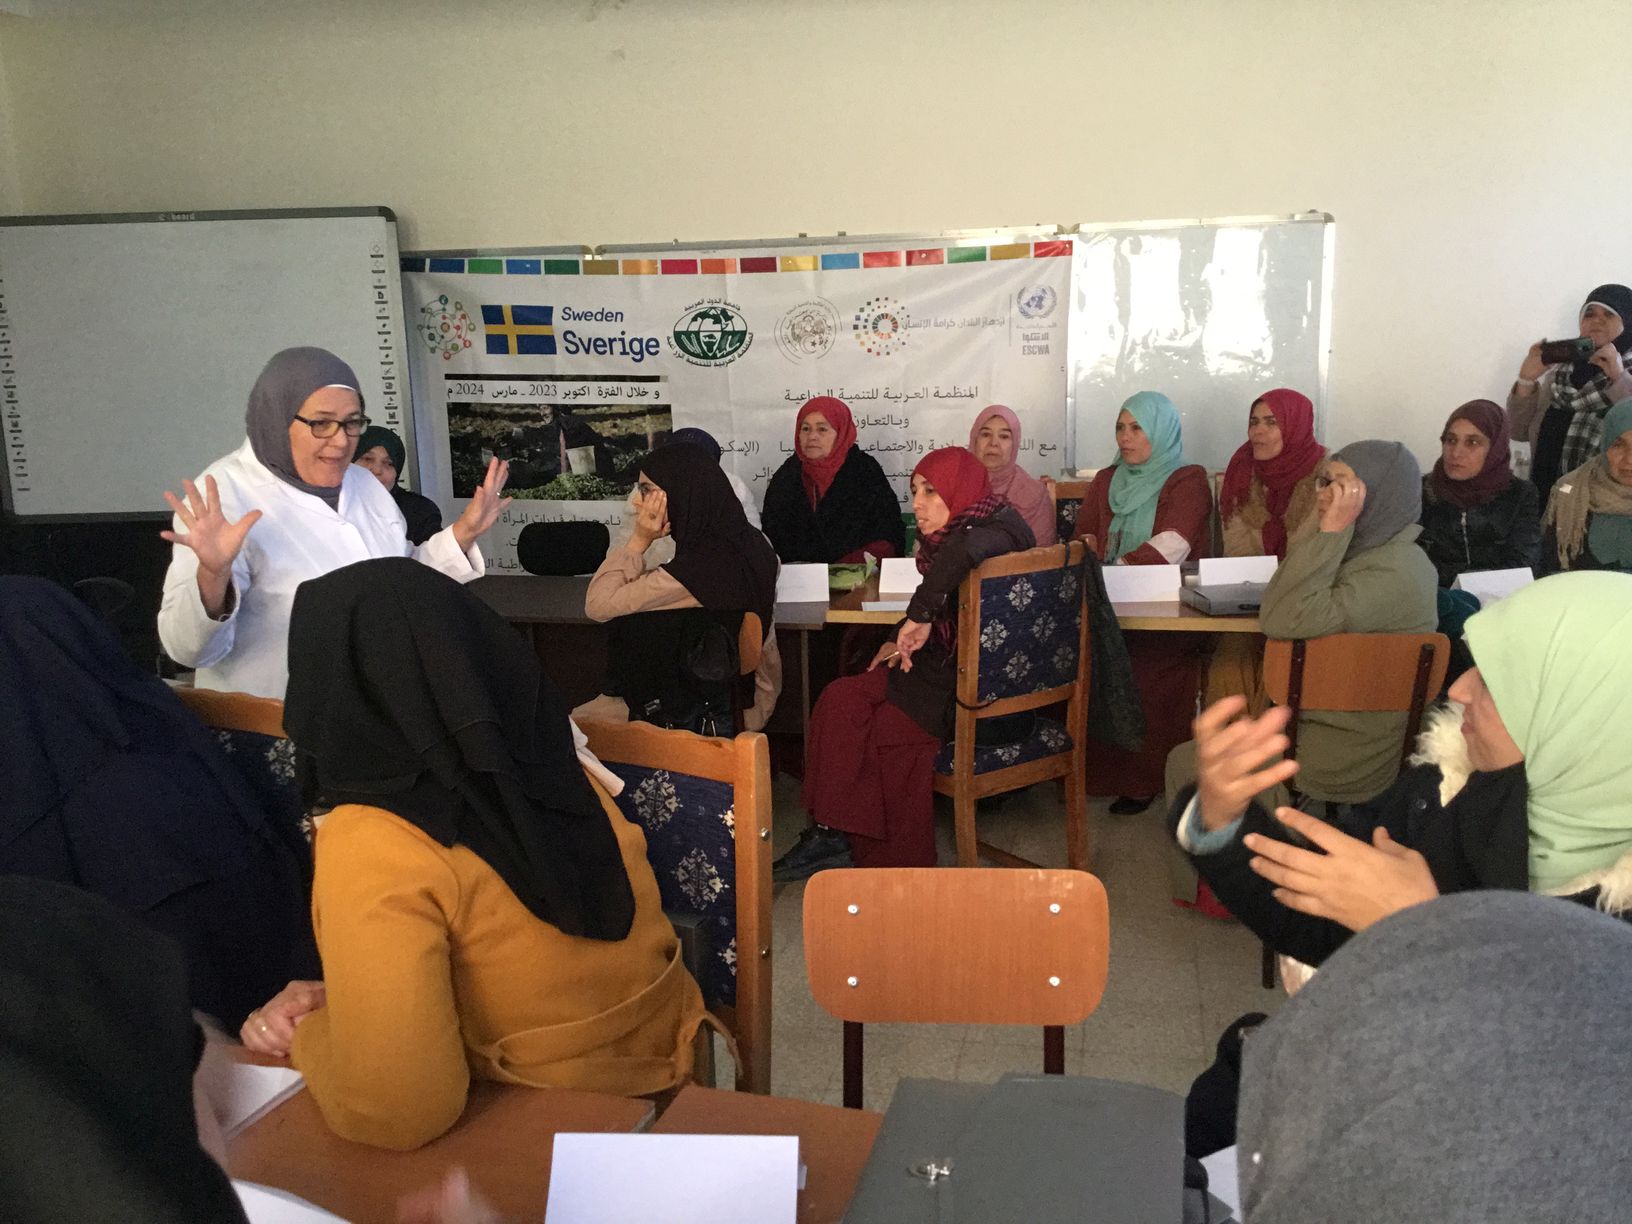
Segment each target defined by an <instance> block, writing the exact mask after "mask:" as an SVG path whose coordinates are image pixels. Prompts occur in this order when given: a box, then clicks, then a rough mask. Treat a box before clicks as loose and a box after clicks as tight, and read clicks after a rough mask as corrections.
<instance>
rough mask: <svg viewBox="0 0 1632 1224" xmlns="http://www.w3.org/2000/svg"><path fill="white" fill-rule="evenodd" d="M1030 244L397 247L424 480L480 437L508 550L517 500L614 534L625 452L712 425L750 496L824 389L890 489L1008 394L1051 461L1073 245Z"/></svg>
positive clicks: (1026, 448)
mask: <svg viewBox="0 0 1632 1224" xmlns="http://www.w3.org/2000/svg"><path fill="white" fill-rule="evenodd" d="M1037 246H1038V248H1039V250H1034V249H1033V247H1032V245H1031V244H1019V245H1017V246H1010V247H1007V248H1003V250H1005V251H1006V252H1009V253H1011V254H1009V256H1008V257H996V256H994V257H992V258H990V259H987V258H985V256H986V254H987V251H986V250H985V249H984V248H977V250H978V253H979V255H980V256H981V258H980V259H978V260H976V259H974V258H972V257H971V256H972V254H973V252H971V251H970V250H969V249H968V248H961V249H959V250H958V253H957V257H956V258H955V259H948V258H947V256H948V255H949V254H951V251H950V250H949V249H944V248H943V249H936V250H927V249H926V250H913V251H911V252H908V251H906V250H903V251H900V252H894V253H884V257H877V256H878V253H872V254H870V255H869V257H868V261H867V263H866V264H865V265H864V264H863V260H862V258H861V256H860V255H858V254H856V253H854V252H851V253H849V254H848V255H843V254H841V256H839V257H838V258H836V259H835V258H832V257H829V258H828V259H827V260H825V261H824V260H823V257H822V256H821V255H820V254H811V253H810V252H808V251H801V252H799V253H798V254H797V255H789V256H785V257H779V256H761V257H758V258H755V259H749V258H747V257H743V258H741V259H737V258H729V259H727V258H700V259H691V260H673V259H664V260H661V261H659V260H655V259H654V260H622V261H611V260H604V261H588V262H586V263H584V264H583V265H582V267H583V268H584V269H585V270H586V271H587V270H589V269H591V267H592V265H593V266H594V267H595V270H597V271H606V270H607V269H608V268H609V267H610V268H611V269H616V271H615V272H614V273H613V274H606V275H592V274H579V275H568V274H561V273H559V272H558V273H557V274H546V273H541V272H525V271H518V272H514V273H512V272H510V271H508V269H509V268H510V267H511V266H512V265H519V266H523V267H528V268H537V267H538V266H539V262H538V261H521V260H516V261H505V264H504V266H505V267H506V269H507V271H506V272H504V273H501V274H493V273H491V272H487V271H485V270H484V271H482V272H478V273H472V272H470V271H469V270H468V269H465V268H464V261H462V260H440V259H439V260H436V261H434V263H435V265H436V266H437V267H438V268H439V269H440V270H438V271H429V270H424V271H420V270H415V267H414V260H413V259H412V257H410V258H409V259H407V260H405V264H407V265H408V270H407V271H405V272H404V275H403V284H404V291H405V292H406V294H407V295H408V297H407V301H408V306H409V310H410V312H411V313H412V312H418V319H417V324H418V328H417V330H418V332H419V335H420V342H419V343H418V344H416V345H415V346H414V349H413V358H412V361H413V364H412V370H413V374H414V380H413V386H414V396H415V407H416V413H417V415H418V419H419V420H420V422H421V424H422V426H423V428H424V433H423V434H422V450H421V456H422V458H423V459H425V460H427V466H428V467H429V468H430V470H431V471H432V473H433V474H434V478H433V480H432V481H430V482H428V483H429V484H430V485H432V486H433V487H434V489H435V492H433V493H432V496H433V497H437V498H438V499H439V500H443V501H444V503H445V504H444V509H445V510H446V511H447V512H449V513H454V512H456V511H457V509H458V507H459V505H460V504H461V500H462V499H463V498H464V497H466V496H468V494H469V492H470V490H471V488H472V487H473V486H474V484H475V482H476V481H477V479H479V474H480V473H481V472H482V471H483V470H484V469H485V464H486V461H487V459H488V458H489V457H490V456H498V457H500V458H503V459H506V460H508V461H509V462H510V464H511V471H510V492H511V493H512V495H513V496H514V497H515V498H516V501H515V502H514V503H513V504H512V507H511V518H512V520H513V521H511V522H508V523H506V522H502V521H501V523H500V524H499V525H498V526H496V527H495V528H494V530H493V531H492V532H491V533H489V537H488V538H486V539H484V540H483V542H482V546H483V552H484V554H485V555H486V556H487V557H488V559H489V565H490V566H493V567H494V568H495V569H496V570H498V571H506V570H509V569H511V568H513V564H514V553H515V550H514V537H515V535H517V534H519V530H520V525H522V521H521V520H522V519H523V516H525V521H539V517H540V516H547V517H548V518H556V517H574V518H593V519H596V520H598V521H602V522H606V523H608V525H609V527H612V528H613V534H614V541H615V542H616V540H617V539H618V538H619V528H621V527H622V523H623V521H624V520H625V519H626V518H627V517H628V510H627V505H628V497H629V494H630V491H631V489H632V487H633V486H634V484H635V482H636V479H637V477H638V475H639V472H640V462H641V460H642V459H643V458H644V456H645V455H646V454H648V453H649V452H650V451H651V450H652V449H653V448H655V447H657V446H661V445H662V444H663V443H664V442H665V441H666V440H667V439H668V437H669V435H670V434H671V433H672V432H673V431H674V430H676V429H680V428H686V427H690V428H699V429H702V430H704V431H706V432H707V433H708V434H709V435H711V436H712V437H713V438H714V439H715V441H716V442H717V443H718V444H719V446H720V450H721V463H722V465H723V466H724V467H726V468H727V470H729V471H731V472H733V473H734V474H735V475H736V476H737V477H738V478H739V479H740V480H742V481H743V482H744V483H745V484H746V485H747V487H748V489H749V490H750V492H751V494H752V496H753V497H754V498H755V500H756V501H760V500H762V499H763V495H764V491H765V486H766V485H767V484H768V483H769V481H770V479H771V477H772V475H773V474H774V473H775V472H776V471H777V469H778V468H779V467H781V466H782V465H783V464H784V463H797V459H795V458H794V436H795V420H796V417H797V414H798V410H799V407H800V406H801V405H802V404H803V403H805V401H806V400H808V399H811V398H813V397H816V396H823V395H831V396H834V397H836V398H838V399H841V400H843V401H844V402H845V403H846V404H847V405H848V406H849V408H850V410H851V414H852V417H853V419H854V422H855V427H856V444H857V446H858V447H859V448H860V449H861V450H863V451H864V452H867V453H869V454H871V455H872V456H873V457H874V458H876V459H877V460H878V462H879V464H880V466H881V467H882V468H883V470H884V472H885V474H886V476H887V477H888V478H889V479H890V481H891V483H892V485H893V486H894V487H895V490H896V492H897V495H898V496H899V497H900V498H901V501H902V504H903V507H905V506H906V505H907V503H908V501H909V498H910V494H909V490H908V487H907V486H908V481H909V479H910V476H911V473H912V469H913V467H914V466H915V465H916V463H917V462H918V460H919V459H921V458H922V457H923V456H924V455H925V454H927V453H928V452H929V451H930V450H932V449H934V448H936V447H940V446H963V445H966V444H967V443H968V440H969V431H970V427H971V425H972V423H973V422H974V420H975V417H976V415H977V414H978V412H979V411H980V410H981V409H983V408H985V407H986V406H987V405H989V404H1006V405H1008V406H1009V407H1010V408H1012V409H1013V410H1014V411H1015V412H1016V413H1017V414H1018V415H1019V417H1020V419H1021V421H1022V425H1023V438H1022V443H1021V446H1022V450H1021V454H1020V455H1019V461H1020V463H1021V464H1022V466H1024V467H1025V468H1026V469H1027V470H1029V471H1032V472H1034V473H1035V474H1038V475H1043V474H1055V475H1057V474H1058V473H1059V472H1061V471H1062V470H1063V468H1064V465H1065V463H1066V461H1067V456H1066V454H1065V449H1064V448H1065V414H1066V413H1065V403H1066V397H1065V390H1066V353H1065V344H1066V331H1067V327H1066V322H1067V315H1068V312H1069V302H1070V266H1071V260H1070V259H1069V258H1062V257H1059V254H1060V253H1061V252H1063V251H1068V250H1069V243H1064V244H1060V243H1055V244H1050V245H1049V247H1048V254H1046V255H1045V254H1042V253H1041V252H1040V248H1041V247H1042V246H1043V244H1037ZM992 250H993V251H997V250H999V248H996V247H994V248H992ZM1016 251H1023V252H1024V254H1023V256H1016V255H1014V254H1012V253H1013V252H1016ZM891 255H893V257H894V258H893V262H892V261H891V259H890V258H888V257H889V256H891ZM909 255H910V256H912V257H914V260H913V261H911V262H909V259H908V256H909ZM472 262H477V263H481V264H482V265H483V266H484V268H485V267H487V266H491V265H492V264H493V263H497V262H498V261H472ZM550 262H551V264H552V266H553V267H556V268H560V267H561V265H562V261H550ZM824 262H825V264H826V266H824ZM420 263H421V264H423V263H424V261H420ZM450 265H458V268H454V267H451V266H450ZM761 267H763V268H766V270H765V271H749V270H747V269H749V268H756V269H757V268H761ZM660 268H661V269H662V270H661V271H659V269H660ZM584 507H589V509H587V510H585V509H584ZM623 530H625V531H626V530H627V529H626V528H625V529H623Z"/></svg>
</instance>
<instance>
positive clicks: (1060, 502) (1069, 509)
mask: <svg viewBox="0 0 1632 1224" xmlns="http://www.w3.org/2000/svg"><path fill="white" fill-rule="evenodd" d="M1092 483H1093V482H1092V481H1088V480H1051V481H1049V482H1048V491H1049V493H1050V494H1051V495H1052V496H1053V498H1054V525H1055V527H1056V528H1057V529H1058V531H1059V533H1060V540H1061V542H1064V541H1066V540H1069V539H1070V538H1071V537H1072V536H1074V535H1076V533H1077V515H1078V514H1080V513H1081V512H1082V499H1083V498H1084V497H1086V496H1088V486H1089V485H1090V484H1092Z"/></svg>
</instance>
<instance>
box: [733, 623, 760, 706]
mask: <svg viewBox="0 0 1632 1224" xmlns="http://www.w3.org/2000/svg"><path fill="white" fill-rule="evenodd" d="M764 639H765V633H764V630H763V628H762V627H761V625H760V623H759V613H758V612H744V613H743V614H742V624H741V626H740V627H739V628H738V629H737V683H736V685H735V686H733V688H732V690H731V719H732V723H733V727H734V729H735V730H736V731H737V732H739V733H740V732H741V731H742V729H743V725H742V719H743V715H744V714H746V713H747V712H748V710H749V709H750V708H752V706H753V704H754V673H755V672H756V671H758V670H759V661H760V658H761V656H763V655H764V653H765V640H764Z"/></svg>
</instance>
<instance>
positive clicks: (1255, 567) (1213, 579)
mask: <svg viewBox="0 0 1632 1224" xmlns="http://www.w3.org/2000/svg"><path fill="white" fill-rule="evenodd" d="M1279 564H1280V562H1278V561H1277V560H1276V559H1275V558H1274V557H1203V558H1202V559H1201V563H1200V564H1199V565H1198V566H1197V569H1198V571H1199V576H1200V578H1201V585H1202V586H1231V585H1234V584H1235V583H1238V582H1260V583H1264V582H1268V581H1269V580H1270V579H1271V578H1273V577H1275V567H1276V566H1277V565H1279Z"/></svg>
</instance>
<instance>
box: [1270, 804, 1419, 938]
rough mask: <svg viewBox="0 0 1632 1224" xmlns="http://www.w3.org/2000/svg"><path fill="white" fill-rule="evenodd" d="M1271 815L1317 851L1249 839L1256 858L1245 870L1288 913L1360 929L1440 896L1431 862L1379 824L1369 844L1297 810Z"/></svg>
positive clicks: (1280, 810) (1273, 839)
mask: <svg viewBox="0 0 1632 1224" xmlns="http://www.w3.org/2000/svg"><path fill="white" fill-rule="evenodd" d="M1275 818H1276V819H1277V820H1279V821H1280V822H1281V823H1282V824H1284V825H1285V826H1286V827H1287V828H1289V829H1291V830H1292V831H1293V832H1294V833H1301V834H1302V835H1303V836H1304V837H1306V838H1308V839H1309V841H1310V843H1311V844H1313V845H1315V846H1317V847H1319V850H1318V851H1317V850H1303V849H1300V848H1299V847H1297V846H1293V845H1288V844H1287V843H1286V842H1283V841H1278V840H1276V839H1275V838H1273V837H1264V836H1262V835H1260V834H1257V833H1249V834H1248V835H1247V837H1246V841H1245V844H1246V847H1247V849H1248V850H1251V851H1252V852H1253V854H1254V856H1255V857H1254V858H1253V859H1252V860H1251V862H1250V863H1249V866H1250V867H1251V868H1252V869H1253V870H1254V871H1256V872H1257V873H1258V874H1259V875H1261V876H1263V877H1264V879H1266V880H1268V881H1269V882H1270V883H1271V884H1273V885H1275V890H1274V896H1275V899H1276V900H1277V901H1279V902H1280V903H1281V904H1282V905H1284V906H1286V907H1287V908H1288V909H1295V910H1297V911H1299V912H1300V913H1304V914H1313V915H1314V916H1315V917H1316V918H1329V919H1331V920H1332V921H1333V922H1336V923H1339V924H1341V925H1342V926H1346V927H1348V928H1349V930H1351V931H1360V930H1364V929H1365V928H1366V927H1368V926H1370V925H1371V924H1372V923H1374V922H1377V921H1379V920H1380V919H1383V918H1387V917H1388V916H1389V915H1390V914H1392V913H1396V912H1397V911H1399V910H1402V909H1405V908H1406V907H1407V906H1412V905H1416V904H1417V903H1418V902H1420V901H1431V900H1433V899H1434V898H1435V897H1437V896H1439V885H1437V884H1436V883H1434V876H1433V873H1432V872H1431V871H1429V870H1428V861H1427V860H1426V859H1424V858H1423V857H1422V855H1420V854H1418V853H1417V852H1416V851H1415V850H1411V849H1408V848H1407V847H1405V846H1402V845H1400V843H1399V842H1397V841H1395V840H1394V839H1393V838H1391V837H1390V836H1389V835H1388V830H1387V829H1384V828H1382V827H1381V826H1379V827H1378V828H1377V829H1376V830H1374V831H1373V833H1372V840H1371V844H1370V845H1367V844H1366V843H1365V842H1363V841H1361V840H1359V839H1358V838H1355V837H1350V836H1349V835H1348V834H1347V833H1340V832H1338V830H1336V829H1334V828H1332V826H1331V825H1329V824H1327V823H1326V822H1325V821H1323V820H1317V819H1316V818H1315V817H1313V816H1310V815H1308V814H1307V813H1305V812H1300V811H1298V810H1297V809H1296V808H1287V807H1283V808H1279V809H1277V810H1276V812H1275Z"/></svg>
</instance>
